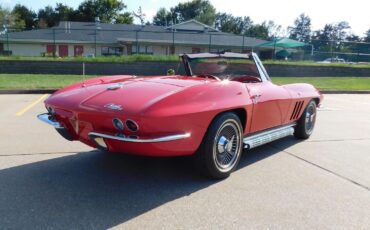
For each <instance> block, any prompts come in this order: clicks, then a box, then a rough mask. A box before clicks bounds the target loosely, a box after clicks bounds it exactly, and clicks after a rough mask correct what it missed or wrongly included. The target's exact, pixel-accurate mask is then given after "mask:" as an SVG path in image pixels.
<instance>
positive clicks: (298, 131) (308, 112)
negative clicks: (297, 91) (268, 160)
mask: <svg viewBox="0 0 370 230" xmlns="http://www.w3.org/2000/svg"><path fill="white" fill-rule="evenodd" d="M316 112H317V105H316V102H315V101H314V100H311V101H310V102H309V103H308V105H307V107H306V109H305V110H304V111H303V114H302V116H301V117H300V118H299V120H298V122H297V126H296V127H295V130H294V136H295V137H296V138H298V139H307V138H309V137H310V136H311V134H312V132H313V129H314V127H315V123H316Z"/></svg>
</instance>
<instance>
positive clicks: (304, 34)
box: [288, 14, 311, 43]
mask: <svg viewBox="0 0 370 230" xmlns="http://www.w3.org/2000/svg"><path fill="white" fill-rule="evenodd" d="M288 30H289V33H290V35H289V38H291V39H295V40H298V41H301V42H306V43H307V42H309V41H310V37H311V19H310V17H309V16H308V15H305V14H301V15H299V16H298V18H297V19H296V20H295V21H294V26H290V27H288Z"/></svg>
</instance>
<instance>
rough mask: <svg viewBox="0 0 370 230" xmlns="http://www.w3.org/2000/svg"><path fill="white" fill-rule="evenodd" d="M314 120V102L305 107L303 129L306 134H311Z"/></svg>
mask: <svg viewBox="0 0 370 230" xmlns="http://www.w3.org/2000/svg"><path fill="white" fill-rule="evenodd" d="M315 121H316V104H313V103H311V104H309V105H308V107H307V109H306V119H305V129H306V132H307V133H308V134H311V133H312V131H313V128H314V126H315Z"/></svg>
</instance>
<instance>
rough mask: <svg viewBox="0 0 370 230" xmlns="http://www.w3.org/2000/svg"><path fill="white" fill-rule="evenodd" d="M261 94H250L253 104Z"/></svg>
mask: <svg viewBox="0 0 370 230" xmlns="http://www.w3.org/2000/svg"><path fill="white" fill-rule="evenodd" d="M261 96H262V95H261V94H254V95H252V96H251V99H252V102H253V104H257V102H258V99H259V98H260V97H261Z"/></svg>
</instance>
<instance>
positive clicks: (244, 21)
mask: <svg viewBox="0 0 370 230" xmlns="http://www.w3.org/2000/svg"><path fill="white" fill-rule="evenodd" d="M252 24H253V22H252V20H251V19H250V17H234V16H233V15H231V14H227V13H217V15H216V26H217V28H218V29H219V30H221V31H222V32H225V33H233V34H237V35H239V34H244V33H245V32H246V31H247V30H248V29H249V28H250V27H251V26H252Z"/></svg>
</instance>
